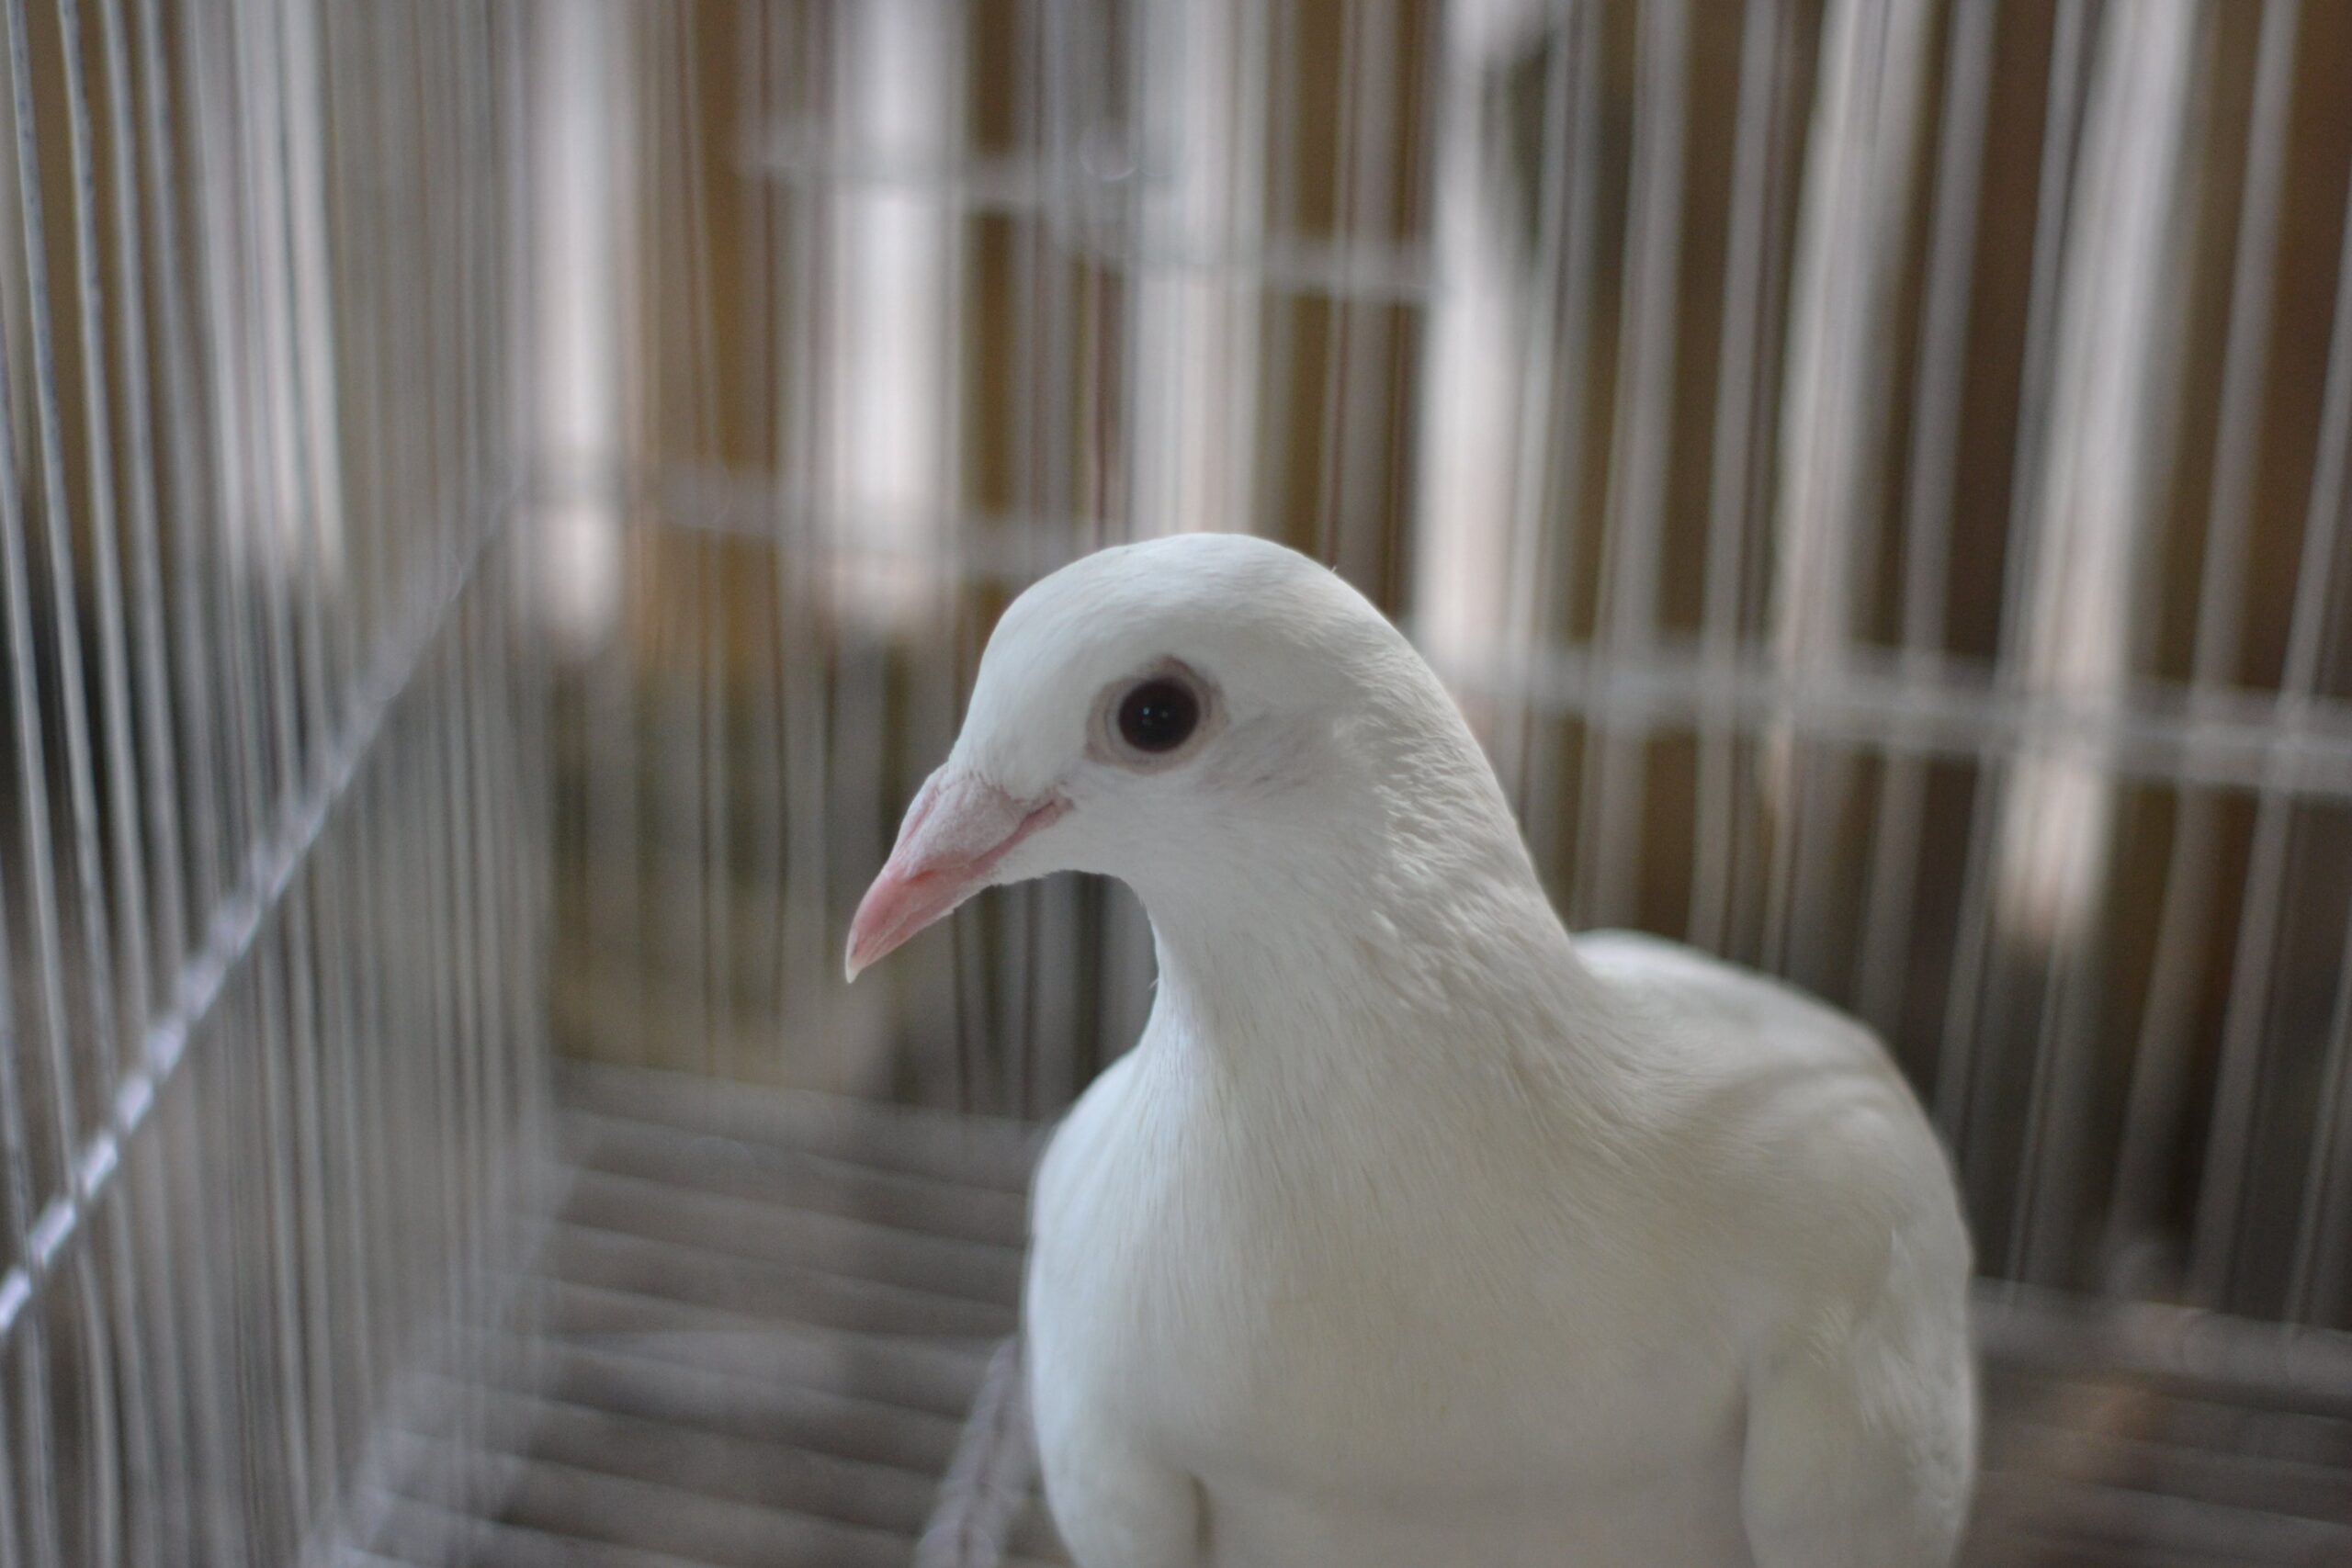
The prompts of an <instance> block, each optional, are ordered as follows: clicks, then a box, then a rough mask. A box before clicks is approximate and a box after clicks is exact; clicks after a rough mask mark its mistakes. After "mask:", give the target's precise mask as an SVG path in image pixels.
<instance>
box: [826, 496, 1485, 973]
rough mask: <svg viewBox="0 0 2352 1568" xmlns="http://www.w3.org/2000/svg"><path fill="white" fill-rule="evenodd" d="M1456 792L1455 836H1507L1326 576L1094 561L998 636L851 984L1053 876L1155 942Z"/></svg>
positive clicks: (1125, 556) (1405, 659) (1440, 716)
mask: <svg viewBox="0 0 2352 1568" xmlns="http://www.w3.org/2000/svg"><path fill="white" fill-rule="evenodd" d="M1448 780H1453V781H1454V782H1456V783H1458V784H1464V785H1466V787H1467V789H1468V798H1466V799H1465V800H1463V801H1461V802H1459V803H1458V805H1457V808H1456V809H1455V811H1454V812H1453V813H1452V814H1453V815H1460V814H1462V813H1463V812H1464V811H1466V812H1467V813H1468V814H1469V815H1471V816H1473V817H1479V816H1484V817H1489V818H1499V819H1500V820H1501V821H1502V822H1503V823H1504V825H1505V827H1506V829H1508V821H1509V819H1508V816H1507V814H1505V813H1504V812H1503V808H1502V803H1501V796H1500V794H1499V792H1498V790H1496V789H1495V787H1494V784H1493V777H1492V774H1491V773H1490V772H1489V770H1488V769H1487V765H1486V763H1485V761H1484V759H1483V757H1482V756H1481V754H1480V753H1479V751H1478V750H1477V747H1476V742H1475V741H1473V740H1472V739H1471V738H1470V735H1469V732H1468V730H1467V728H1465V727H1464V725H1463V723H1462V721H1461V718H1460V716H1459V715H1458V714H1457V713H1456V711H1455V709H1454V708H1453V704H1452V702H1451V701H1450V700H1449V699H1448V698H1447V696H1446V694H1445V693H1444V691H1443V690H1442V687H1440V686H1439V684H1438V682H1437V681H1436V678H1435V677H1434V676H1433V675H1432V674H1431V673H1430V671H1429V668H1428V666H1427V665H1426V664H1424V663H1423V662H1422V660H1421V659H1420V657H1419V654H1417V653H1416V652H1414V650H1413V649H1412V647H1411V645H1410V644H1409V643H1408V642H1407V641H1406V640H1405V638H1404V637H1403V636H1402V635H1401V634H1399V633H1398V632H1397V629H1396V628H1395V627H1394V626H1391V625H1390V624H1389V623H1388V621H1387V620H1386V619H1385V617H1384V616H1383V615H1381V614H1380V612H1379V611H1378V610H1377V609H1375V608H1374V606H1373V605H1372V604H1370V603H1369V602H1368V601H1366V600H1365V599H1364V598H1363V595H1361V594H1359V593H1358V592H1356V591H1355V590H1354V589H1352V588H1351V587H1349V586H1348V585H1347V583H1346V582H1345V581H1342V580H1341V579H1340V577H1339V576H1338V575H1337V574H1335V573H1333V572H1332V571H1330V570H1329V569H1327V568H1325V567H1323V566H1322V565H1320V564H1318V563H1317V562H1316V561H1314V560H1312V559H1310V558H1307V557H1305V556H1302V555H1299V554H1298V553H1296V552H1295V551H1293V550H1288V549H1285V548H1283V547H1281V546H1279V545H1275V544H1272V543H1270V542H1268V541H1265V540H1262V539H1256V538H1252V537H1249V536H1243V535H1234V534H1185V535H1179V536H1172V537H1169V538H1162V539H1155V540H1151V541H1149V542H1147V543H1143V544H1136V545H1127V546H1123V547H1117V548H1114V549H1106V550H1103V551H1101V552H1098V553H1097V554H1094V555H1091V556H1087V557H1085V558H1081V559H1080V560H1078V561H1075V562H1073V563H1071V564H1070V565H1069V566H1067V567H1065V568H1063V569H1062V570H1059V571H1057V572H1055V573H1053V574H1052V575H1051V576H1049V577H1046V578H1045V579H1043V580H1041V581H1038V582H1037V583H1035V585H1034V586H1032V587H1031V588H1030V589H1029V590H1028V591H1027V592H1024V593H1023V594H1022V595H1021V596H1020V597H1019V598H1018V599H1016V600H1015V601H1014V602H1013V603H1012V606H1011V607H1010V608H1008V609H1007V610H1006V612H1005V614H1004V616H1003V618H1002V619H1001V620H1000V621H999V622H998V624H997V626H996V630H995V632H994V633H993V635H991V636H990V637H989V645H988V650H987V652H986V653H985V654H984V655H983V656H982V657H981V660H980V668H979V674H978V681H977V682H976V684H975V685H974V688H973V691H972V699H971V704H970V706H969V708H968V710H967V713H966V716H965V721H964V728H963V730H962V733H961V734H960V735H959V736H958V737H957V739H956V745H955V748H954V750H952V751H951V752H950V753H949V755H948V757H947V760H946V761H945V762H944V763H943V764H942V765H941V766H940V768H939V769H938V771H937V772H935V773H933V774H932V775H931V777H930V779H929V780H928V781H927V782H926V783H925V784H923V786H922V790H921V791H920V792H919V793H918V794H917V795H916V796H915V799H914V803H913V804H912V805H911V806H910V807H909V808H908V811H907V817H906V821H905V823H904V824H903V825H902V826H901V827H900V829H899V839H898V843H897V846H896V847H895V848H894V849H893V850H892V851H891V853H890V857H889V860H888V863H886V864H885V865H884V867H883V868H882V872H881V874H880V875H879V876H877V877H876V879H875V882H874V886H872V887H871V888H870V889H869V890H868V891H867V893H866V895H865V899H864V901H863V902H862V903H861V904H860V906H859V908H858V911H857V916H856V919H855V920H854V922H853V924H852V927H851V931H850V942H849V953H848V961H847V968H848V973H849V975H850V976H851V977H852V978H855V976H856V975H857V973H858V971H859V970H861V969H863V968H865V966H866V965H868V964H872V963H874V962H875V961H876V960H877V959H879V958H881V957H882V956H884V955H885V954H886V953H890V952H891V951H892V950H894V949H896V948H898V947H899V946H900V945H901V944H903V943H904V942H907V941H908V940H909V939H910V938H911V937H913V936H914V935H915V933H916V932H918V931H922V929H923V928H924V927H926V926H928V925H930V924H931V923H932V922H933V921H935V920H937V919H941V918H942V917H944V915H946V914H947V913H948V912H949V911H950V910H952V909H954V908H956V906H957V905H959V904H961V903H962V902H963V901H964V900H965V899H967V898H968V897H971V896H972V895H973V894H974V893H976V892H978V891H979V890H980V889H981V888H983V887H987V886H998V885H1002V884H1006V883H1012V882H1019V881H1023V880H1026V879H1028V878H1030V877H1035V876H1042V875H1046V874H1050V873H1052V872H1057V871H1070V870H1074V871H1090V872H1100V873H1103V874H1108V875H1112V876H1115V877H1118V878H1120V879H1121V880H1123V881H1125V882H1126V883H1127V884H1128V885H1129V886H1133V887H1134V888H1135V889H1136V892H1137V893H1139V894H1140V895H1141V896H1142V897H1143V899H1144V902H1145V904H1146V906H1147V908H1149V909H1150V910H1151V911H1152V914H1153V919H1154V922H1155V924H1158V923H1159V921H1160V919H1161V917H1162V915H1163V914H1164V913H1166V912H1167V911H1169V910H1170V909H1171V908H1176V907H1179V906H1181V905H1182V904H1184V903H1186V902H1188V901H1190V900H1192V899H1193V898H1195V897H1201V898H1210V897H1214V898H1216V899H1218V900H1219V901H1220V902H1222V903H1223V904H1224V905H1225V906H1227V907H1228V908H1229V907H1230V905H1231V903H1232V901H1233V899H1234V897H1236V896H1237V895H1242V896H1246V895H1247V894H1248V893H1250V891H1252V890H1253V889H1252V885H1253V884H1255V885H1259V887H1260V888H1262V886H1263V885H1265V884H1267V883H1269V882H1272V883H1273V884H1276V885H1281V884H1283V883H1285V882H1295V881H1297V880H1298V879H1299V878H1300V877H1302V876H1304V875H1306V873H1307V872H1308V870H1309V869H1310V867H1311V866H1315V865H1326V866H1328V864H1329V861H1330V859H1331V852H1332V847H1333V846H1335V845H1337V844H1340V843H1346V842H1353V843H1357V844H1362V843H1364V842H1370V841H1374V840H1375V839H1377V838H1378V836H1380V835H1382V834H1393V832H1394V830H1395V829H1397V826H1398V824H1397V804H1398V800H1399V798H1400V792H1401V793H1402V794H1404V795H1414V796H1416V798H1418V799H1419V800H1420V801H1421V802H1422V804H1424V805H1426V804H1427V802H1428V800H1429V798H1430V791H1431V790H1432V789H1433V788H1438V786H1441V785H1442V784H1444V783H1445V782H1447V781H1448ZM1408 786H1409V787H1408ZM1438 793H1440V794H1442V793H1443V792H1442V789H1438ZM1416 815H1426V813H1424V812H1416ZM1509 837H1510V844H1511V846H1512V850H1513V852H1516V847H1517V842H1518V840H1517V835H1516V832H1515V831H1510V832H1509Z"/></svg>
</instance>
